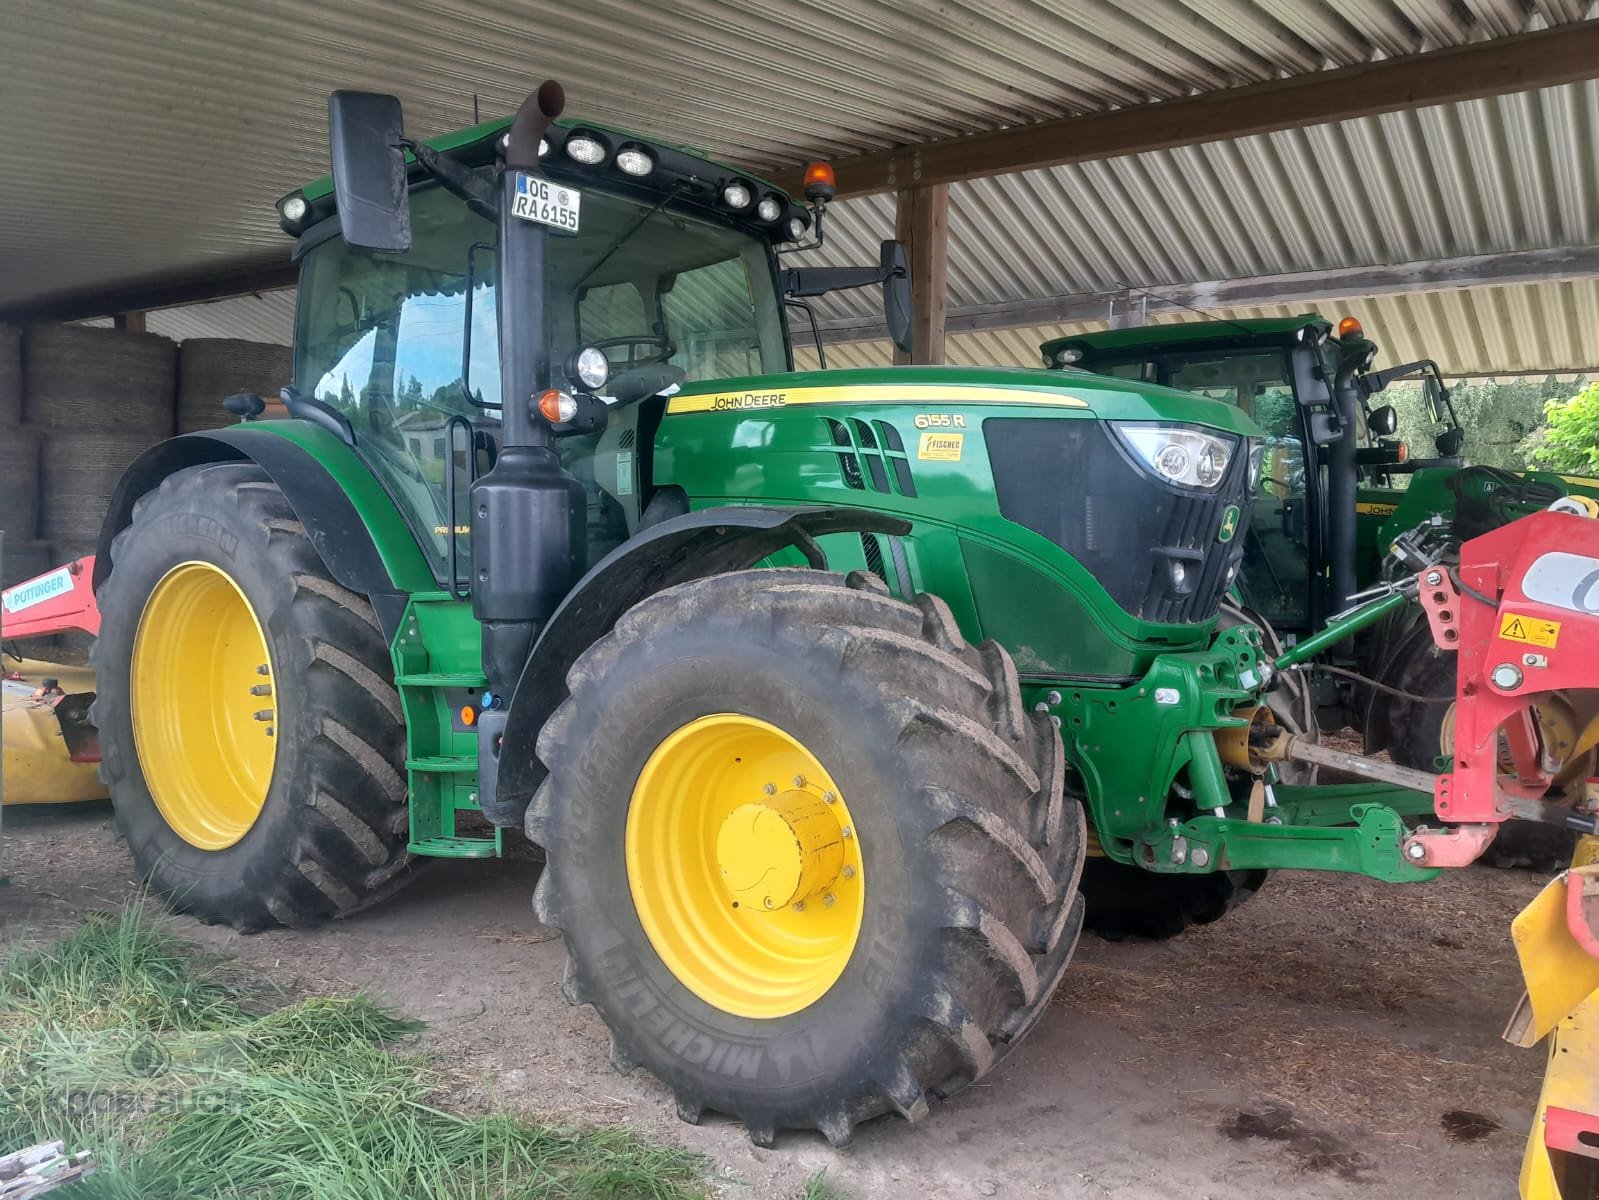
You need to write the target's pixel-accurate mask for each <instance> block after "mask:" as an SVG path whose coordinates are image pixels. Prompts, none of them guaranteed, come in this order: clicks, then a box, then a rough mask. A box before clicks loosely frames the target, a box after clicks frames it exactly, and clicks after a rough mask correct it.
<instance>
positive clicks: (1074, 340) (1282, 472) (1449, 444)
mask: <svg viewBox="0 0 1599 1200" xmlns="http://www.w3.org/2000/svg"><path fill="white" fill-rule="evenodd" d="M1041 349H1042V352H1043V357H1044V365H1045V366H1047V367H1052V368H1055V369H1059V370H1067V371H1072V370H1076V371H1088V372H1092V373H1095V374H1101V375H1109V376H1112V377H1114V378H1120V379H1130V380H1139V381H1143V382H1146V383H1157V384H1160V385H1163V386H1166V387H1174V388H1179V389H1181V390H1184V391H1188V392H1193V393H1196V394H1198V395H1201V396H1205V397H1207V398H1209V399H1214V400H1220V401H1223V402H1225V403H1227V404H1231V405H1234V406H1236V407H1238V408H1240V409H1242V410H1243V411H1244V412H1246V413H1248V414H1249V416H1250V417H1251V418H1252V419H1253V420H1254V421H1255V422H1256V424H1258V425H1260V426H1261V428H1262V429H1263V430H1264V431H1265V434H1266V437H1265V442H1264V451H1263V461H1262V464H1261V466H1262V469H1261V482H1260V491H1259V493H1258V494H1257V498H1256V502H1255V506H1254V511H1253V515H1252V517H1251V520H1250V523H1249V526H1248V528H1247V529H1246V531H1245V557H1244V566H1243V570H1242V571H1241V573H1240V577H1239V591H1240V594H1241V597H1242V599H1243V601H1244V603H1245V604H1246V605H1247V606H1248V607H1250V608H1252V609H1254V610H1255V611H1256V612H1258V613H1259V614H1260V615H1261V616H1263V617H1264V618H1265V619H1266V620H1267V621H1268V622H1269V623H1270V624H1271V625H1272V626H1274V627H1276V628H1278V629H1281V630H1283V631H1285V632H1287V633H1289V634H1290V635H1293V634H1296V633H1299V632H1302V631H1307V630H1309V629H1312V628H1314V627H1316V626H1318V625H1319V624H1320V623H1321V622H1322V621H1323V620H1325V619H1326V618H1327V617H1328V616H1329V615H1331V614H1332V613H1333V612H1336V611H1337V610H1338V609H1340V608H1342V607H1343V601H1344V600H1345V599H1346V598H1347V597H1348V596H1349V595H1350V594H1352V593H1353V592H1354V591H1355V590H1356V589H1357V587H1358V584H1357V582H1356V581H1357V579H1358V580H1365V579H1368V578H1370V577H1372V576H1373V575H1375V574H1376V566H1377V563H1376V562H1375V561H1374V562H1370V563H1367V562H1365V559H1367V558H1370V557H1372V556H1373V555H1375V556H1376V559H1378V560H1380V558H1381V554H1380V551H1379V550H1378V549H1377V540H1376V529H1377V527H1378V526H1380V525H1381V523H1382V521H1383V520H1385V519H1386V518H1387V517H1388V516H1389V515H1391V514H1392V512H1393V511H1394V505H1395V503H1396V495H1395V491H1396V487H1395V485H1396V479H1395V476H1396V475H1401V474H1405V473H1408V472H1409V471H1411V470H1414V469H1415V467H1416V466H1417V465H1422V464H1418V463H1414V462H1412V461H1411V460H1410V456H1409V451H1408V448H1407V447H1406V446H1405V445H1404V444H1403V443H1401V442H1399V441H1398V440H1396V439H1394V438H1393V436H1392V435H1393V434H1394V433H1395V432H1396V430H1397V417H1396V415H1395V413H1394V410H1393V408H1392V407H1391V406H1389V405H1374V404H1373V402H1372V400H1373V397H1374V396H1376V395H1377V394H1378V393H1379V392H1381V391H1382V390H1383V389H1384V388H1386V387H1387V386H1388V385H1389V384H1390V383H1392V382H1393V381H1395V380H1397V379H1400V378H1405V377H1408V376H1413V375H1417V374H1420V375H1422V376H1423V378H1424V381H1425V385H1426V387H1427V395H1428V398H1429V401H1430V404H1431V412H1432V415H1433V416H1434V417H1435V419H1436V420H1437V421H1438V423H1439V424H1440V425H1442V426H1443V431H1442V432H1441V433H1440V434H1439V437H1438V450H1439V453H1440V454H1442V455H1450V456H1452V455H1455V454H1457V453H1458V452H1459V448H1460V437H1461V434H1460V429H1459V425H1458V422H1456V421H1455V418H1454V412H1453V409H1452V408H1451V407H1450V405H1449V399H1448V392H1447V390H1445V389H1444V388H1443V386H1442V380H1441V379H1440V378H1439V377H1438V371H1437V367H1436V365H1435V364H1432V363H1430V362H1424V363H1410V364H1406V365H1404V366H1402V367H1398V368H1394V369H1391V370H1387V371H1381V372H1378V371H1373V370H1371V369H1370V368H1371V364H1372V359H1373V357H1374V356H1375V353H1376V349H1377V348H1376V346H1375V345H1374V344H1373V343H1372V342H1370V341H1369V340H1367V339H1366V338H1365V335H1364V332H1363V331H1362V330H1361V328H1360V325H1359V323H1358V322H1356V321H1354V320H1353V319H1352V318H1345V320H1344V321H1343V322H1341V323H1340V324H1339V326H1338V327H1337V329H1336V331H1335V330H1334V327H1333V325H1332V323H1331V322H1329V321H1326V320H1324V319H1323V318H1321V317H1319V316H1316V315H1315V314H1306V315H1303V316H1298V317H1291V318H1268V319H1258V320H1246V321H1208V322H1197V323H1193V324H1182V325H1150V326H1143V327H1139V328H1135V329H1120V330H1108V331H1105V332H1102V333H1092V334H1083V335H1079V336H1075V337H1070V338H1061V339H1058V340H1056V341H1051V342H1046V343H1044V345H1043V346H1042V348H1041ZM1430 461H1431V464H1432V465H1438V460H1430ZM1345 510H1347V512H1346V511H1345ZM1335 514H1342V515H1343V516H1344V517H1345V518H1347V519H1342V520H1341V519H1339V518H1338V516H1337V515H1335ZM1362 517H1364V518H1366V519H1365V520H1364V521H1362V520H1361V519H1360V518H1362ZM1368 526H1369V528H1368Z"/></svg>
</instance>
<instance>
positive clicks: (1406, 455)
mask: <svg viewBox="0 0 1599 1200" xmlns="http://www.w3.org/2000/svg"><path fill="white" fill-rule="evenodd" d="M1399 461H1400V462H1402V463H1407V462H1409V461H1410V443H1409V442H1400V443H1399Z"/></svg>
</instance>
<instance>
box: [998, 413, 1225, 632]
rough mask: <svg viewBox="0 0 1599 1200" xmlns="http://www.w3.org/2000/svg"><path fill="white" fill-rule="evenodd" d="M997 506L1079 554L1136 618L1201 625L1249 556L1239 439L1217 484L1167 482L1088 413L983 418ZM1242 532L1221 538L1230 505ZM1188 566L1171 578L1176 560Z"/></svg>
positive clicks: (1077, 555) (1069, 550)
mask: <svg viewBox="0 0 1599 1200" xmlns="http://www.w3.org/2000/svg"><path fill="white" fill-rule="evenodd" d="M983 436H984V440H985V441H986V443H987V446H988V460H989V465H990V466H991V467H992V468H993V471H994V486H995V491H996V492H997V494H998V498H999V510H1000V513H1001V514H1002V515H1003V516H1004V517H1005V518H1006V519H1007V520H1010V521H1014V522H1016V524H1018V525H1024V526H1026V527H1027V528H1028V529H1031V530H1033V531H1034V532H1035V533H1040V534H1042V535H1043V536H1044V537H1047V538H1048V539H1049V540H1050V541H1052V542H1054V543H1055V544H1056V545H1057V546H1059V547H1060V548H1061V549H1062V550H1065V551H1066V552H1067V553H1068V554H1070V555H1071V556H1072V557H1073V558H1075V559H1077V560H1078V561H1079V562H1080V563H1082V564H1083V566H1084V567H1085V568H1087V569H1088V571H1089V572H1090V573H1092V574H1093V576H1094V577H1095V578H1096V579H1097V580H1098V581H1099V583H1100V585H1101V586H1102V587H1103V588H1104V589H1105V590H1106V591H1107V592H1108V593H1110V596H1111V598H1112V599H1113V600H1115V601H1116V603H1117V604H1118V605H1120V606H1121V608H1122V609H1124V610H1125V611H1126V612H1128V613H1130V614H1131V615H1132V616H1135V617H1140V618H1142V619H1143V620H1146V621H1160V622H1171V623H1185V624H1189V623H1195V622H1199V621H1208V620H1209V619H1210V618H1211V617H1213V616H1215V615H1216V610H1217V608H1218V606H1219V605H1220V603H1221V597H1222V594H1223V593H1224V592H1225V591H1226V590H1227V586H1228V584H1229V583H1230V582H1231V578H1232V574H1235V573H1236V572H1235V571H1232V570H1231V568H1234V567H1236V565H1237V563H1238V562H1239V560H1240V559H1241V558H1242V556H1243V544H1244V536H1243V535H1244V528H1245V523H1246V522H1247V521H1248V519H1249V502H1250V496H1249V494H1248V493H1249V461H1248V459H1249V456H1248V454H1247V453H1245V452H1244V449H1243V447H1241V446H1240V447H1239V448H1238V449H1237V450H1235V451H1234V453H1233V458H1232V463H1231V464H1230V465H1229V466H1228V469H1227V477H1226V479H1224V480H1223V481H1222V484H1221V486H1220V487H1219V488H1217V489H1216V490H1215V491H1214V492H1201V491H1198V490H1197V489H1193V488H1182V487H1175V486H1173V485H1171V484H1167V483H1163V482H1161V481H1160V480H1159V479H1157V478H1156V477H1155V476H1154V475H1153V474H1152V473H1150V472H1149V471H1148V470H1146V469H1145V468H1143V467H1142V466H1140V465H1139V464H1137V463H1136V462H1134V461H1133V459H1132V458H1131V457H1130V456H1129V455H1128V453H1127V452H1126V451H1125V450H1124V449H1123V448H1122V445H1121V442H1120V441H1119V440H1117V438H1116V435H1115V434H1114V433H1113V432H1111V429H1110V427H1109V426H1108V425H1106V424H1104V423H1103V422H1100V421H1094V420H1090V419H1085V418H1066V419H1063V418H1058V417H1054V418H1039V417H996V418H993V419H990V420H988V421H985V422H983ZM1233 504H1236V505H1237V506H1238V508H1239V517H1238V521H1237V533H1236V534H1235V535H1234V536H1233V538H1232V540H1231V541H1229V542H1220V541H1218V540H1217V534H1218V532H1219V530H1220V529H1221V524H1222V518H1223V514H1224V512H1225V510H1226V509H1227V507H1228V505H1233ZM1173 562H1180V563H1182V564H1183V567H1184V570H1185V572H1186V573H1187V578H1186V579H1185V580H1184V588H1185V589H1186V590H1182V589H1179V588H1178V587H1176V586H1175V584H1174V582H1173V572H1172V567H1171V564H1172V563H1173Z"/></svg>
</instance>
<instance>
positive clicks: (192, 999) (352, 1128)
mask: <svg viewBox="0 0 1599 1200" xmlns="http://www.w3.org/2000/svg"><path fill="white" fill-rule="evenodd" d="M261 1008H262V1006H261V1004H260V1002H259V1000H257V999H255V998H253V997H252V996H251V994H250V992H249V991H248V990H247V989H246V987H245V986H244V981H243V979H242V978H241V977H240V976H239V975H238V974H237V972H236V970H235V969H233V968H231V967H229V966H228V965H227V964H224V963H219V962H216V961H213V960H208V959H206V958H205V957H203V956H202V955H201V954H200V953H199V952H198V951H197V950H195V948H193V947H191V946H189V945H187V944H185V943H183V942H181V941H179V940H178V939H176V938H174V937H173V936H171V935H170V934H169V933H167V932H166V931H165V930H163V929H162V928H161V927H160V925H159V924H158V923H157V922H156V921H155V920H153V919H152V918H151V916H150V915H149V914H148V913H147V912H146V911H144V909H143V908H142V907H141V906H139V905H134V906H131V907H130V908H128V909H127V910H126V911H124V912H123V913H121V914H119V915H116V916H110V917H98V918H94V919H91V920H90V921H89V922H88V923H87V924H85V925H84V926H83V927H82V928H81V929H80V930H78V931H77V932H76V933H74V934H73V935H72V936H70V937H68V938H66V939H64V940H62V941H60V942H58V943H56V944H55V945H53V946H50V947H48V948H46V949H43V950H38V951H31V952H16V953H13V954H12V955H10V956H9V959H8V961H6V962H5V963H4V964H3V967H0V1149H18V1148H20V1147H23V1146H27V1145H31V1144H32V1143H34V1142H41V1141H46V1140H51V1139H54V1138H62V1139H64V1140H65V1141H66V1142H67V1143H68V1149H69V1150H81V1149H88V1150H92V1151H94V1153H95V1157H96V1159H97V1161H98V1162H99V1163H100V1164H101V1166H100V1169H99V1170H98V1171H97V1172H96V1173H95V1174H94V1175H93V1176H91V1177H90V1178H89V1179H88V1180H87V1181H85V1182H84V1183H81V1184H78V1185H75V1186H74V1187H73V1188H71V1189H69V1190H66V1191H63V1192H62V1193H61V1195H62V1196H63V1200H67V1198H68V1197H70V1198H71V1200H90V1198H91V1197H104V1198H106V1200H167V1198H170V1200H194V1198H197V1197H206V1198H208V1200H394V1198H395V1197H400V1196H404V1197H415V1198H417V1200H491V1198H492V1200H561V1198H564V1197H574V1198H575V1197H584V1198H589V1197H592V1198H595V1200H631V1198H634V1197H637V1198H641V1200H690V1198H695V1197H703V1196H705V1195H706V1191H705V1183H704V1165H703V1162H702V1160H700V1159H699V1158H698V1157H696V1156H695V1155H692V1154H690V1153H688V1152H686V1151H683V1150H678V1149H675V1148H670V1147H664V1146H657V1145H653V1144H651V1143H648V1142H646V1141H644V1140H642V1139H640V1138H639V1137H638V1136H636V1135H635V1134H633V1133H631V1132H630V1131H628V1130H626V1129H625V1128H622V1127H617V1126H610V1127H601V1128H587V1129H584V1128H560V1127H554V1126H541V1125H533V1124H528V1123H526V1122H523V1121H519V1120H515V1119H512V1118H510V1117H506V1116H499V1115H487V1116H485V1115H463V1114H456V1113H451V1112H448V1111H445V1110H444V1109H443V1108H441V1107H440V1106H439V1105H438V1104H437V1103H436V1102H435V1101H434V1098H433V1095H432V1090H431V1088H430V1086H429V1078H430V1064H429V1060H428V1058H427V1057H426V1056H425V1055H424V1054H422V1053H420V1052H419V1051H417V1050H415V1049H414V1048H406V1047H404V1046H403V1045H401V1043H403V1042H404V1040H405V1039H406V1038H407V1037H408V1036H409V1035H410V1034H411V1033H413V1032H414V1031H415V1029H416V1028H417V1027H416V1026H415V1025H413V1024H411V1023H409V1022H406V1021H403V1020H401V1019H399V1018H397V1017H396V1016H394V1015H393V1014H391V1013H388V1012H385V1011H384V1010H383V1009H382V1008H380V1007H379V1006H378V1005H377V1004H375V1003H374V1002H373V1001H372V1000H370V999H369V998H367V997H364V996H345V997H326V998H316V999H310V1000H302V1001H300V1002H298V1003H293V1004H288V1005H286V1006H282V1007H277V1008H271V1009H268V1010H267V1011H261ZM828 1194H829V1193H826V1192H822V1193H817V1194H816V1195H817V1197H825V1196H827V1195H828ZM806 1196H807V1197H808V1198H810V1197H812V1193H811V1192H809V1191H807V1193H806Z"/></svg>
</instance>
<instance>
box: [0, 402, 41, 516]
mask: <svg viewBox="0 0 1599 1200" xmlns="http://www.w3.org/2000/svg"><path fill="white" fill-rule="evenodd" d="M42 440H43V438H42V437H41V435H40V433H39V431H38V430H36V429H29V428H27V427H26V426H23V425H0V446H4V447H5V449H4V450H0V532H3V533H4V534H5V535H6V538H7V540H9V541H18V542H31V541H32V540H33V539H34V537H35V536H37V535H38V532H39V443H40V442H41V441H42Z"/></svg>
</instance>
